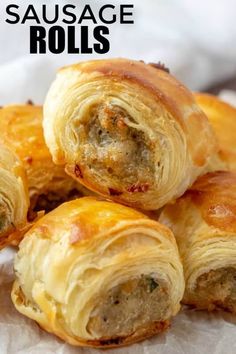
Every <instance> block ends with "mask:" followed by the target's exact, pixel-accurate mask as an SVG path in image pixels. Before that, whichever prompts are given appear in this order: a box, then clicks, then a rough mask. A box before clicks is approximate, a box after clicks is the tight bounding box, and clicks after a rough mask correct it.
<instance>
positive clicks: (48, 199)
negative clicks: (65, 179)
mask: <svg viewBox="0 0 236 354" xmlns="http://www.w3.org/2000/svg"><path fill="white" fill-rule="evenodd" d="M82 196H83V194H82V193H80V192H79V190H77V189H72V190H71V191H69V193H66V194H65V193H64V192H63V191H61V192H60V191H57V192H52V191H51V192H48V193H47V194H40V195H36V196H35V198H32V200H31V206H30V209H31V210H30V213H29V214H30V215H34V213H36V212H37V211H40V210H45V212H46V213H48V212H49V211H51V210H53V209H55V208H56V207H58V206H59V205H61V204H62V203H64V202H68V201H70V200H73V199H76V198H80V197H82Z"/></svg>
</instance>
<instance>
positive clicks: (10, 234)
mask: <svg viewBox="0 0 236 354" xmlns="http://www.w3.org/2000/svg"><path fill="white" fill-rule="evenodd" d="M28 207H29V196H28V188H27V182H26V176H25V170H24V168H23V166H22V164H21V162H20V160H19V159H18V157H17V156H16V155H15V154H14V153H13V152H12V151H11V150H9V149H8V148H7V147H6V146H4V145H3V144H0V249H2V248H3V247H5V246H7V245H9V244H10V243H11V242H13V241H15V240H16V239H17V238H19V237H20V234H21V230H22V229H23V228H24V227H25V225H26V222H27V212H28Z"/></svg>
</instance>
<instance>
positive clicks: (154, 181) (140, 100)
mask: <svg viewBox="0 0 236 354" xmlns="http://www.w3.org/2000/svg"><path fill="white" fill-rule="evenodd" d="M43 124H44V133H45V139H46V143H47V145H48V147H49V149H50V151H51V154H52V156H53V160H54V162H55V163H56V164H61V165H65V168H66V171H67V172H68V173H69V174H70V175H71V176H73V177H74V178H75V179H77V180H78V181H80V182H81V183H82V184H83V185H85V186H86V187H88V188H89V189H91V190H94V191H96V192H98V193H99V194H101V195H103V196H105V197H108V198H110V199H112V200H115V201H118V202H120V203H122V204H127V205H130V206H133V207H135V208H139V209H146V210H154V209H158V208H160V207H161V206H163V205H164V204H165V203H167V202H169V201H170V200H172V199H174V198H176V197H178V196H180V195H182V194H183V193H184V191H185V190H186V189H187V188H188V187H189V186H190V185H191V184H192V183H193V182H194V180H195V179H196V177H197V176H198V175H200V174H202V173H203V171H205V170H206V168H207V167H206V166H207V164H208V161H209V158H210V156H211V155H212V154H213V153H214V152H215V149H216V145H215V138H214V135H213V132H212V129H211V127H210V125H209V123H208V120H207V118H206V116H205V114H204V113H203V112H202V111H201V110H200V108H199V106H198V105H197V104H196V102H195V100H194V97H193V95H192V94H191V93H190V91H189V90H187V89H186V88H185V87H184V86H183V85H182V84H181V83H179V82H178V81H177V80H176V79H175V78H174V77H173V76H171V75H170V74H168V73H167V72H166V71H164V70H162V69H161V68H159V66H158V65H155V64H149V65H147V64H145V63H143V62H137V61H132V60H127V59H110V60H97V61H88V62H84V63H80V64H76V65H72V66H68V67H65V68H63V69H61V70H60V71H59V73H58V75H57V78H56V80H55V82H54V83H53V84H52V86H51V88H50V90H49V93H48V95H47V98H46V102H45V106H44V123H43Z"/></svg>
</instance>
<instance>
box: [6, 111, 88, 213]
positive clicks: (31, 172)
mask: <svg viewBox="0 0 236 354" xmlns="http://www.w3.org/2000/svg"><path fill="white" fill-rule="evenodd" d="M0 125H1V136H0V139H1V140H2V141H3V142H4V143H7V144H8V145H9V146H11V148H12V149H13V150H14V151H15V153H16V154H17V155H18V156H19V158H20V159H21V161H22V162H23V165H24V167H25V169H26V171H27V177H28V185H29V193H30V202H31V208H30V211H31V212H30V213H29V214H30V217H31V216H34V213H32V211H39V210H45V211H49V210H51V209H53V208H55V207H56V206H57V205H59V204H60V203H61V202H63V201H65V200H67V199H70V198H72V197H74V196H78V195H81V194H83V193H85V188H83V187H82V186H79V184H78V183H76V182H75V181H74V180H73V179H72V178H70V177H69V176H68V175H67V174H66V173H65V172H64V169H63V167H61V166H56V165H55V164H54V163H53V162H52V158H51V155H50V152H49V150H48V148H47V146H46V144H45V141H44V137H43V129H42V107H40V106H35V105H32V104H26V105H17V106H16V105H11V106H6V107H4V108H2V109H0ZM80 190H81V193H80Z"/></svg>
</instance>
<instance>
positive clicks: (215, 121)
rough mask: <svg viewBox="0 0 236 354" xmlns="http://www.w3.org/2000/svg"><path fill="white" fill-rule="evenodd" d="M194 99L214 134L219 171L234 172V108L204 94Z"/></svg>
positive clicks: (235, 168) (235, 132) (235, 137)
mask: <svg viewBox="0 0 236 354" xmlns="http://www.w3.org/2000/svg"><path fill="white" fill-rule="evenodd" d="M195 98H196V100H197V103H198V104H199V106H200V107H201V108H202V110H203V111H204V112H205V113H206V115H207V116H208V118H209V121H210V123H211V125H212V127H213V130H214V132H215V134H216V138H217V140H218V144H219V154H218V156H219V160H220V161H221V167H220V169H224V170H233V171H236V144H235V141H236V108H234V107H232V106H231V105H230V104H228V103H226V102H223V101H221V100H220V99H219V98H217V97H215V96H212V95H209V94H206V93H196V94H195ZM216 166H217V165H216ZM218 169H219V168H218Z"/></svg>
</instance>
